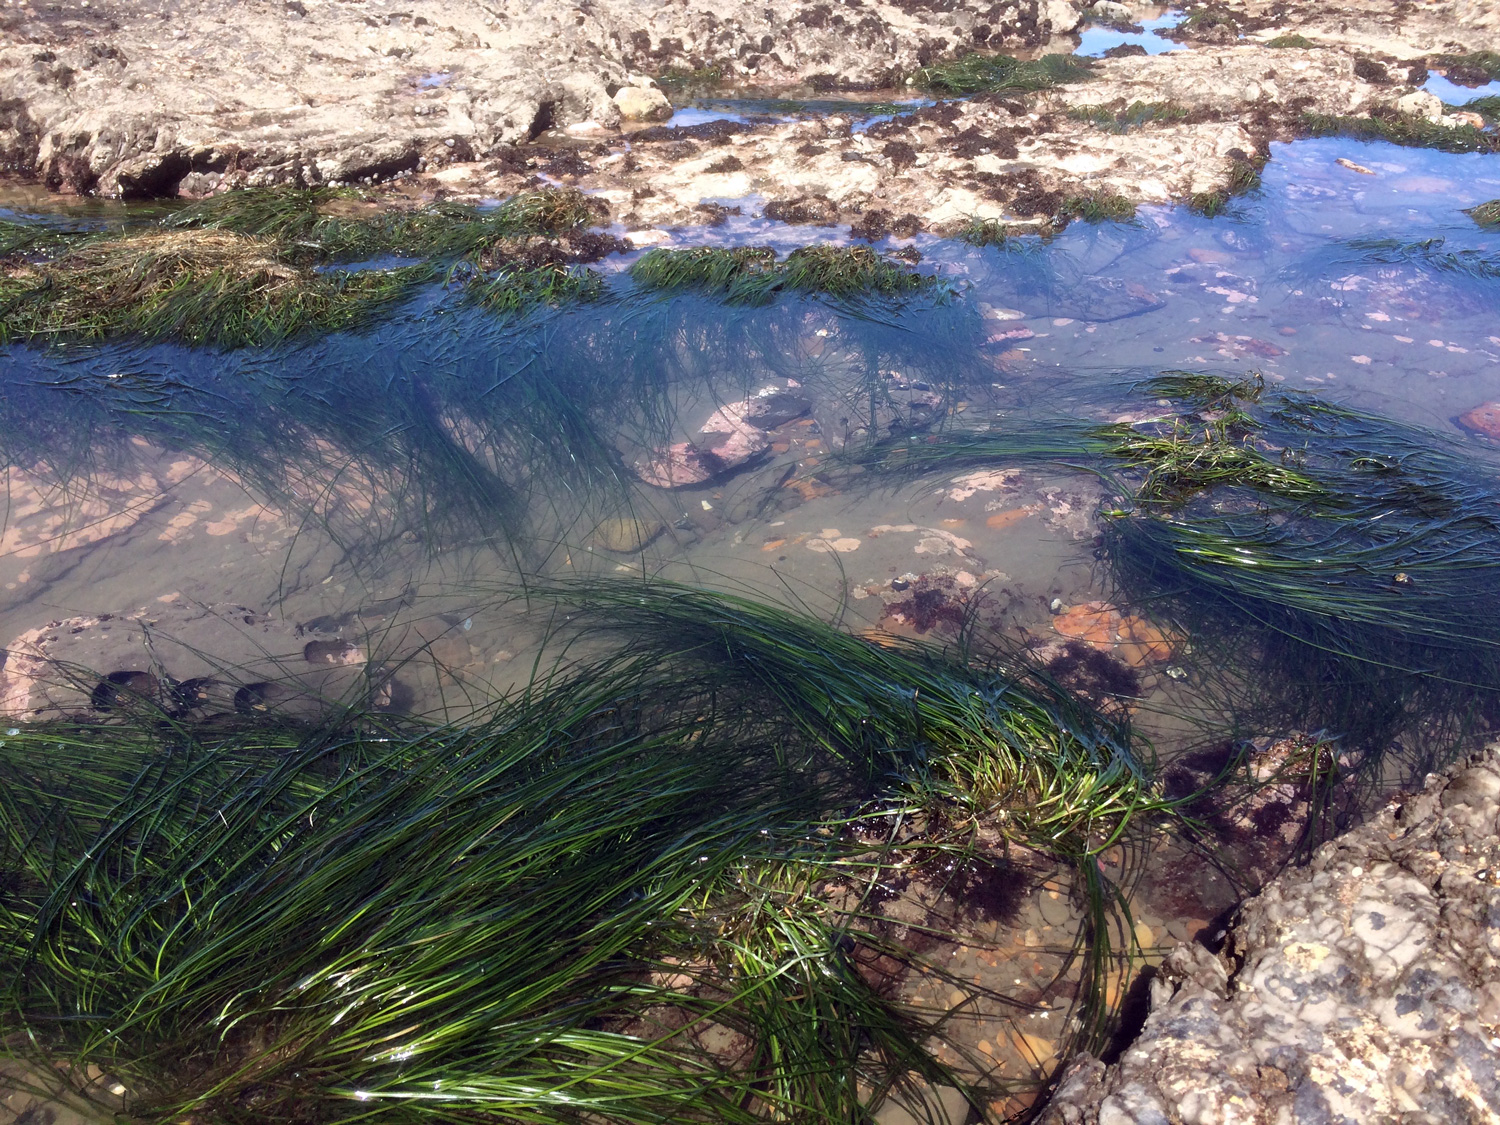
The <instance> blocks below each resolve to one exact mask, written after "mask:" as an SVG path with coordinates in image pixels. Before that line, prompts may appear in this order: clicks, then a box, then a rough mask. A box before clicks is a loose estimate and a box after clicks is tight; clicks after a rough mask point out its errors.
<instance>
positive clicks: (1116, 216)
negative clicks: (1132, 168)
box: [1058, 191, 1135, 223]
mask: <svg viewBox="0 0 1500 1125" xmlns="http://www.w3.org/2000/svg"><path fill="white" fill-rule="evenodd" d="M1058 216H1059V217H1060V218H1063V219H1082V220H1083V221H1084V222H1086V223H1108V222H1123V221H1125V220H1127V219H1133V218H1135V202H1134V201H1133V200H1130V199H1126V198H1125V197H1124V196H1123V195H1116V194H1115V193H1114V192H1109V191H1091V192H1086V193H1085V194H1083V195H1070V196H1068V197H1067V198H1065V199H1064V200H1063V201H1062V206H1061V207H1059V208H1058Z"/></svg>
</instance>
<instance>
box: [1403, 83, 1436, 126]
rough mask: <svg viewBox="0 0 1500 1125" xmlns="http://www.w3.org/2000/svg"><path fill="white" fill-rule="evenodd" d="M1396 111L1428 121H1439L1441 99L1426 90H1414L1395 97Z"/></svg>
mask: <svg viewBox="0 0 1500 1125" xmlns="http://www.w3.org/2000/svg"><path fill="white" fill-rule="evenodd" d="M1396 112H1397V113H1400V114H1402V115H1404V116H1406V117H1422V118H1426V119H1427V120H1428V121H1441V120H1442V118H1443V99H1442V98H1440V97H1438V96H1437V95H1436V94H1429V93H1428V92H1427V91H1426V90H1416V91H1414V92H1413V93H1410V94H1406V95H1404V96H1402V97H1399V98H1397V99H1396Z"/></svg>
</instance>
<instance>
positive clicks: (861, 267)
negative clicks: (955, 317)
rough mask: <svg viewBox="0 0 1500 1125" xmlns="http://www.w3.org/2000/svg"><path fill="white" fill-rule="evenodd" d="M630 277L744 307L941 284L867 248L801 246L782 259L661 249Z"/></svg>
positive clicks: (743, 250) (767, 254)
mask: <svg viewBox="0 0 1500 1125" xmlns="http://www.w3.org/2000/svg"><path fill="white" fill-rule="evenodd" d="M630 276H631V278H632V279H634V281H635V282H636V284H637V285H640V286H642V287H644V288H647V289H657V290H669V291H670V290H695V291H697V292H701V293H708V294H713V295H715V296H719V297H721V298H722V299H723V300H725V301H726V302H728V303H730V304H746V305H763V304H766V303H768V302H770V301H772V300H774V299H775V297H776V295H777V294H778V293H782V292H793V293H822V294H827V295H829V296H832V297H844V298H850V297H859V296H863V295H867V294H875V295H879V296H886V297H890V296H898V295H900V294H904V293H914V292H917V291H920V290H923V289H930V288H933V287H935V286H936V285H937V284H938V282H937V279H936V278H935V277H932V276H931V275H929V274H923V273H918V272H917V271H916V270H914V269H912V268H911V267H910V266H907V265H905V264H904V263H901V262H898V261H895V260H892V259H891V258H888V257H885V256H883V255H881V254H877V253H876V252H875V251H874V250H872V249H870V248H869V247H868V246H803V247H800V248H798V249H796V250H793V251H792V252H791V253H790V254H788V255H787V256H786V257H785V258H784V259H779V260H778V259H777V257H776V251H775V250H773V249H771V248H770V247H769V246H745V247H738V248H734V249H724V248H719V247H698V248H694V249H690V250H667V249H657V250H651V251H648V252H647V253H646V254H644V255H642V256H641V258H640V260H639V261H637V262H636V263H635V265H633V266H631V268H630Z"/></svg>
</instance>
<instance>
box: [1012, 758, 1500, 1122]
mask: <svg viewBox="0 0 1500 1125" xmlns="http://www.w3.org/2000/svg"><path fill="white" fill-rule="evenodd" d="M1041 1122H1042V1123H1043V1125H1325V1123H1326V1125H1345V1123H1348V1125H1354V1123H1358V1125H1395V1123H1400V1125H1460V1123H1472V1125H1478V1123H1485V1125H1493V1123H1495V1122H1500V745H1496V746H1492V747H1490V749H1489V750H1488V751H1487V752H1486V753H1485V754H1484V755H1482V756H1481V757H1479V758H1477V759H1475V760H1473V761H1471V762H1469V763H1467V764H1465V765H1463V766H1460V767H1457V768H1454V769H1452V770H1450V771H1449V772H1448V773H1447V774H1446V775H1443V776H1438V775H1433V776H1431V777H1429V778H1428V781H1427V785H1426V788H1425V789H1423V790H1422V792H1420V793H1417V794H1415V795H1410V796H1404V797H1399V798H1396V799H1394V800H1392V801H1390V802H1389V803H1388V804H1387V805H1386V807H1385V808H1384V809H1383V810H1382V811H1381V812H1380V813H1379V814H1378V815H1376V816H1375V817H1373V818H1372V819H1371V820H1370V821H1369V822H1367V823H1366V824H1364V825H1363V826H1362V827H1360V828H1358V829H1356V830H1355V831H1353V832H1351V833H1349V834H1347V835H1345V836H1342V837H1340V838H1338V839H1336V840H1334V841H1331V842H1330V843H1328V844H1326V845H1324V846H1323V847H1322V848H1321V849H1319V851H1318V852H1317V853H1316V855H1315V857H1314V859H1313V861H1312V863H1311V864H1310V865H1308V866H1307V867H1303V868H1296V869H1292V870H1289V871H1287V872H1285V873H1284V874H1283V875H1282V876H1280V877H1279V878H1277V879H1276V880H1275V881H1273V882H1272V883H1271V884H1270V885H1269V886H1268V887H1267V888H1266V889H1265V890H1264V891H1262V892H1261V894H1259V895H1258V896H1257V897H1255V898H1253V899H1251V900H1250V901H1248V902H1247V903H1246V904H1245V905H1244V906H1243V907H1242V908H1241V910H1240V912H1239V914H1238V917H1237V918H1236V919H1235V921H1234V922H1233V923H1232V925H1231V926H1230V928H1229V930H1228V932H1227V935H1226V936H1225V941H1224V946H1223V949H1222V950H1221V951H1220V952H1219V953H1217V954H1215V953H1212V952H1210V951H1209V950H1208V949H1207V948H1205V947H1204V946H1202V945H1197V944H1187V943H1184V944H1181V945H1178V946H1177V947H1176V948H1175V949H1174V950H1173V951H1172V953H1171V954H1170V955H1169V956H1168V958H1167V961H1166V963H1165V965H1164V966H1163V967H1162V969H1161V972H1160V974H1159V975H1158V976H1157V978H1156V979H1155V980H1154V981H1153V982H1152V993H1151V1012H1150V1015H1149V1016H1148V1017H1147V1019H1146V1023H1145V1027H1144V1028H1143V1030H1142V1031H1141V1033H1140V1035H1139V1037H1138V1038H1137V1039H1136V1041H1135V1043H1134V1044H1133V1045H1132V1046H1131V1047H1129V1048H1128V1049H1127V1050H1126V1051H1125V1052H1124V1053H1123V1055H1122V1056H1121V1057H1120V1059H1119V1061H1118V1062H1117V1063H1115V1064H1114V1065H1112V1066H1108V1067H1106V1066H1105V1065H1104V1064H1103V1063H1102V1062H1100V1061H1099V1060H1097V1059H1094V1058H1090V1057H1083V1058H1079V1059H1075V1060H1074V1061H1073V1062H1072V1063H1071V1064H1070V1065H1069V1066H1068V1068H1067V1070H1066V1071H1065V1072H1064V1075H1063V1078H1062V1080H1061V1082H1060V1084H1059V1087H1058V1090H1057V1093H1056V1095H1055V1097H1054V1098H1053V1100H1052V1102H1051V1105H1050V1106H1049V1108H1048V1110H1047V1111H1046V1112H1045V1113H1044V1115H1043V1116H1042V1118H1041Z"/></svg>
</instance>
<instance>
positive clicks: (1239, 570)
mask: <svg viewBox="0 0 1500 1125" xmlns="http://www.w3.org/2000/svg"><path fill="white" fill-rule="evenodd" d="M1142 389H1143V390H1144V392H1145V393H1146V394H1148V395H1150V396H1151V398H1153V399H1155V398H1158V397H1167V398H1171V399H1174V400H1175V401H1176V403H1177V405H1176V407H1175V408H1174V409H1171V410H1168V411H1165V412H1164V413H1163V416H1162V417H1161V418H1160V419H1157V420H1154V421H1153V420H1148V421H1145V422H1142V423H1139V424H1137V425H1135V426H1129V427H1124V426H1088V425H1086V424H1083V423H1080V422H1076V421H1059V422H1058V423H1057V424H1055V425H1038V426H1034V427H1031V428H1009V427H1006V428H1002V429H1000V430H997V431H985V432H970V433H963V434H951V435H936V436H934V437H933V438H932V439H931V440H927V441H923V442H897V441H894V440H891V441H887V442H884V443H880V444H878V445H876V446H874V447H872V448H871V449H869V450H866V451H864V452H863V453H861V454H858V455H856V456H857V458H858V459H859V460H862V461H863V462H864V463H865V464H867V465H869V466H872V467H875V468H878V469H884V470H886V471H892V470H900V471H908V472H910V471H915V472H933V471H937V470H938V469H939V467H941V468H943V469H944V470H949V471H951V470H952V469H954V468H959V467H967V466H979V465H994V464H999V463H1006V462H1014V461H1017V460H1020V461H1033V462H1046V463H1051V464H1056V465H1064V466H1069V467H1073V468H1079V469H1085V470H1088V471H1093V472H1096V473H1098V474H1100V475H1101V476H1102V477H1103V478H1104V479H1105V480H1106V481H1107V482H1109V483H1110V484H1111V487H1112V490H1113V491H1114V492H1115V497H1114V498H1113V499H1112V500H1110V501H1108V502H1107V504H1106V506H1105V508H1104V510H1103V511H1102V512H1101V515H1102V518H1103V535H1104V538H1103V547H1102V551H1103V556H1104V557H1105V558H1106V559H1107V560H1108V561H1109V564H1110V567H1111V573H1112V575H1113V578H1114V580H1115V582H1116V583H1117V584H1118V585H1119V587H1120V597H1121V598H1122V600H1125V601H1127V602H1129V603H1131V604H1135V605H1143V606H1145V607H1147V608H1148V609H1150V610H1151V611H1152V612H1153V613H1155V614H1156V615H1158V617H1159V618H1161V619H1162V620H1163V621H1164V622H1166V623H1168V624H1169V625H1171V626H1172V627H1173V628H1174V629H1176V630H1179V631H1181V632H1184V633H1186V634H1187V635H1189V636H1191V637H1193V645H1194V648H1195V650H1198V651H1199V652H1200V655H1201V656H1202V658H1203V659H1206V660H1209V661H1210V662H1213V661H1221V662H1232V664H1233V666H1235V667H1237V668H1238V669H1239V670H1240V673H1241V674H1242V676H1244V677H1248V681H1247V682H1253V683H1254V684H1255V685H1257V686H1256V688H1255V692H1257V693H1259V695H1260V698H1259V700H1258V702H1259V703H1262V704H1266V705H1267V706H1270V704H1271V702H1272V700H1273V697H1274V698H1275V699H1278V700H1280V703H1278V704H1276V705H1277V706H1279V707H1280V708H1281V712H1282V716H1283V717H1284V718H1286V719H1287V720H1288V721H1291V722H1293V723H1296V724H1298V725H1299V726H1300V727H1302V728H1303V729H1309V728H1317V727H1326V728H1328V729H1329V730H1331V731H1333V732H1335V733H1338V734H1341V735H1343V736H1344V737H1345V738H1346V739H1347V740H1348V743H1349V744H1350V745H1352V746H1356V747H1357V748H1359V749H1360V750H1368V751H1373V755H1372V760H1378V757H1379V754H1380V752H1382V751H1384V750H1385V749H1386V748H1387V747H1388V746H1389V745H1390V744H1391V743H1392V741H1393V740H1395V739H1397V738H1406V739H1407V740H1408V742H1409V743H1410V742H1411V741H1412V740H1415V741H1416V743H1417V748H1418V755H1417V764H1416V765H1414V766H1413V772H1419V771H1420V769H1424V768H1431V767H1432V764H1433V763H1434V762H1436V761H1438V760H1440V759H1441V757H1442V755H1443V753H1445V752H1448V753H1451V752H1452V750H1453V748H1454V747H1455V745H1456V744H1457V743H1456V739H1457V738H1458V736H1459V734H1460V733H1461V732H1462V731H1463V730H1473V729H1475V727H1476V725H1477V726H1479V727H1480V728H1482V727H1483V725H1484V723H1486V722H1490V721H1493V716H1495V715H1496V714H1500V693H1497V685H1500V626H1497V625H1496V624H1495V623H1496V622H1497V621H1500V592H1497V591H1500V518H1497V517H1496V516H1495V515H1494V512H1495V511H1497V510H1500V508H1497V505H1500V477H1497V476H1496V474H1495V472H1494V470H1493V469H1492V468H1490V467H1488V466H1487V465H1484V464H1481V463H1479V462H1478V461H1476V460H1475V459H1473V458H1472V457H1470V456H1467V455H1465V453H1464V451H1463V450H1462V449H1461V448H1460V447H1458V446H1456V445H1455V444H1454V443H1452V442H1451V441H1449V440H1447V439H1445V438H1443V437H1441V436H1440V435H1437V434H1433V433H1429V432H1427V431H1424V430H1421V429H1419V428H1416V427H1410V426H1405V425H1402V424H1400V423H1396V422H1393V421H1391V420H1389V419H1383V418H1379V417H1375V416H1372V415H1368V414H1363V413H1360V412H1357V411H1351V410H1346V409H1343V408H1340V407H1336V406H1333V405H1331V404H1329V403H1327V402H1324V401H1322V400H1319V399H1317V398H1314V397H1313V396H1310V395H1301V394H1295V393H1290V392H1277V393H1275V394H1265V393H1264V391H1263V388H1262V387H1261V386H1260V384H1259V383H1258V382H1256V381H1249V382H1244V381H1242V382H1240V383H1234V382H1231V381H1229V380H1225V379H1219V378H1215V377H1211V376H1202V375H1196V374H1190V373H1177V374H1173V375H1170V376H1168V377H1167V378H1165V379H1163V380H1157V381H1154V382H1150V383H1147V384H1145V385H1144V387H1143V388H1142ZM1492 603H1493V604H1492ZM1215 637H1217V638H1220V642H1219V643H1217V644H1216V643H1215V642H1214V641H1213V638H1215ZM1208 653H1212V654H1213V655H1212V656H1207V655H1203V654H1208ZM1247 662H1248V663H1247ZM1226 666H1227V665H1226ZM1269 681H1274V682H1269ZM1487 716H1488V717H1487ZM1423 739H1426V740H1427V742H1426V744H1425V745H1424V744H1423Z"/></svg>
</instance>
